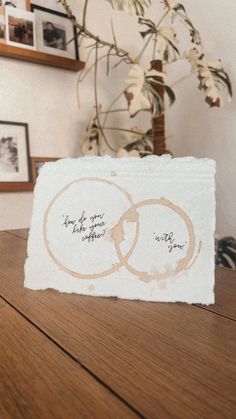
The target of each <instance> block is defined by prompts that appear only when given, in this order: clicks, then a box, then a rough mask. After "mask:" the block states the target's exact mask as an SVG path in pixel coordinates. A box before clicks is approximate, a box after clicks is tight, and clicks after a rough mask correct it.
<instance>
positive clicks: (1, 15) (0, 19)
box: [0, 6, 6, 44]
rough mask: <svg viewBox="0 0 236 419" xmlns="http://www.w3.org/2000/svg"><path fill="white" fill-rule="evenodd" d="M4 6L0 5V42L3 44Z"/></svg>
mask: <svg viewBox="0 0 236 419" xmlns="http://www.w3.org/2000/svg"><path fill="white" fill-rule="evenodd" d="M5 43H6V39H5V8H4V6H0V44H5Z"/></svg>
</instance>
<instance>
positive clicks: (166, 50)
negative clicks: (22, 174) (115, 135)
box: [59, 0, 232, 157]
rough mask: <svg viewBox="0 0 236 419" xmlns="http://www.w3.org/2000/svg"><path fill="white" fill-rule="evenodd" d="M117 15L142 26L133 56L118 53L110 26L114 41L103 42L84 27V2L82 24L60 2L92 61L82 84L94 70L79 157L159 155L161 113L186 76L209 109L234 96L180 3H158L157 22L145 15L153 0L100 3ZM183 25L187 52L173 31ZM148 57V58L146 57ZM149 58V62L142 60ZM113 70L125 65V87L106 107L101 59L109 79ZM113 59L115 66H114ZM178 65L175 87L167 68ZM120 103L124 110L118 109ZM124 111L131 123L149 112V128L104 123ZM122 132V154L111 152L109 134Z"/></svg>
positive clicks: (122, 51)
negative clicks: (181, 69) (181, 63)
mask: <svg viewBox="0 0 236 419" xmlns="http://www.w3.org/2000/svg"><path fill="white" fill-rule="evenodd" d="M104 1H106V2H108V3H109V4H110V6H111V7H112V8H113V9H114V10H115V11H124V12H127V13H129V14H131V15H135V16H136V17H137V19H138V23H139V26H140V31H139V32H140V40H141V41H142V46H141V48H140V50H139V51H137V53H136V54H135V55H133V54H131V53H130V51H128V50H125V49H123V48H121V47H120V46H119V44H118V42H117V38H116V34H115V31H114V28H113V25H112V34H113V42H108V41H106V40H104V39H102V38H101V37H100V36H99V35H98V34H96V33H93V32H92V31H91V30H90V28H88V27H87V23H86V22H87V13H88V5H89V0H85V1H84V5H83V13H82V19H81V21H79V20H77V19H76V17H75V16H74V15H73V13H72V10H71V8H70V6H69V5H68V3H67V0H59V2H60V3H61V4H62V5H63V7H64V8H65V10H66V13H67V15H68V17H69V18H70V19H71V20H72V22H73V24H74V26H75V27H76V28H77V31H78V38H79V41H80V44H81V43H82V42H83V41H84V40H87V39H89V40H90V41H92V43H90V46H89V48H88V49H89V53H88V57H87V59H86V63H87V64H88V61H89V59H91V57H92V56H93V60H92V64H91V65H87V66H85V70H84V73H81V75H80V78H79V82H82V81H83V80H84V78H85V77H86V76H87V75H88V73H89V72H90V71H92V70H93V71H94V98H95V103H94V112H93V116H92V118H91V120H90V123H89V125H88V129H87V137H86V139H85V142H84V144H83V146H82V151H83V154H90V155H102V154H107V153H108V152H111V153H113V155H114V154H115V155H117V156H125V155H131V156H141V157H142V156H145V155H147V154H152V153H154V154H159V155H160V154H163V153H165V152H166V148H165V119H164V117H165V109H166V106H168V105H170V106H172V105H173V104H174V103H175V85H176V84H177V83H179V82H181V81H182V80H184V79H185V78H186V77H188V76H189V75H192V74H194V75H195V76H196V77H197V79H198V88H199V90H200V91H201V92H202V93H203V94H204V98H205V102H206V103H207V104H208V105H209V106H210V107H222V106H223V105H224V104H225V103H226V102H227V101H228V100H229V99H230V97H231V96H232V88H231V83H230V79H229V76H228V75H227V73H226V71H225V70H224V68H223V65H222V63H221V61H220V60H217V61H214V62H212V61H209V60H208V58H207V57H206V55H205V54H204V49H203V44H202V39H201V35H200V33H199V31H198V30H197V29H196V27H195V25H194V24H193V22H192V20H191V19H190V18H189V16H188V14H187V11H186V9H185V7H184V5H183V4H181V3H175V2H173V1H172V0H163V1H162V0H159V3H160V8H162V10H163V13H162V16H161V18H160V19H159V20H158V22H155V21H154V20H151V19H150V18H147V17H146V11H147V9H148V7H149V6H150V5H151V0H104ZM180 25H182V26H183V27H184V29H185V31H186V36H187V37H188V39H189V47H188V48H187V49H186V47H185V48H183V47H182V46H181V42H180V41H179V37H178V30H177V28H179V27H180ZM147 52H148V54H147ZM144 54H145V57H147V55H148V56H149V60H148V61H147V60H144V59H143V57H144ZM111 58H112V60H113V67H112V68H114V67H115V68H117V67H118V66H120V65H125V66H127V78H126V80H125V88H124V86H123V85H122V86H121V89H120V91H119V94H118V95H117V96H116V97H115V98H114V99H113V100H112V103H111V104H110V106H108V107H107V108H104V106H103V105H102V103H100V101H99V99H98V87H99V86H98V85H99V83H98V78H97V73H98V66H99V65H100V63H101V62H102V61H103V60H106V62H107V74H109V73H110V72H111V71H112V68H111V65H110V61H111ZM114 59H115V60H116V62H115V63H114ZM178 60H185V61H187V62H188V63H189V73H188V74H184V75H183V77H181V79H180V80H178V81H177V82H176V83H175V84H174V85H171V84H170V83H169V81H168V68H169V66H171V65H173V64H174V63H175V62H176V61H178ZM121 98H123V106H122V107H118V108H117V107H116V105H117V102H118V101H119V100H120V99H121ZM126 111H127V112H128V113H129V116H130V118H131V120H134V119H135V118H136V116H137V115H138V114H140V113H141V112H148V113H149V114H150V116H151V118H150V129H148V130H147V131H146V132H144V131H143V130H142V129H139V128H132V127H128V128H127V127H126V126H123V125H122V121H123V118H122V117H121V118H120V123H119V124H118V125H119V127H116V126H109V125H108V124H107V121H108V119H109V116H110V114H112V113H117V114H121V115H123V114H124V112H126ZM115 131H122V132H127V133H129V134H130V135H132V137H133V138H134V139H133V140H132V141H130V140H129V141H127V144H126V145H125V146H124V147H123V148H122V149H114V147H112V146H111V144H110V141H109V136H108V133H111V132H115Z"/></svg>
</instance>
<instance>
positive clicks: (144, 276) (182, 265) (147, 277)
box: [114, 198, 195, 282]
mask: <svg viewBox="0 0 236 419" xmlns="http://www.w3.org/2000/svg"><path fill="white" fill-rule="evenodd" d="M148 205H162V206H165V207H167V208H169V209H171V210H172V211H174V212H175V213H176V214H177V215H179V217H180V218H181V219H183V221H184V222H185V225H186V227H187V230H188V233H189V246H188V251H187V254H186V256H185V257H184V258H183V259H180V260H179V262H178V263H177V267H176V268H175V269H167V270H166V271H165V272H163V273H155V274H152V275H151V274H148V273H147V272H140V271H137V270H136V269H135V268H134V267H132V266H131V265H130V264H129V263H128V259H129V258H130V256H131V254H130V256H129V257H128V258H127V257H124V256H123V255H122V253H121V250H120V245H119V244H120V243H119V241H118V240H115V239H114V243H115V248H116V252H117V255H118V257H119V259H120V260H121V261H122V265H123V266H125V267H126V269H128V271H129V272H131V273H132V274H134V275H136V276H138V277H139V279H140V280H142V281H146V282H148V281H151V280H154V279H156V280H160V279H167V278H169V277H171V276H175V275H177V274H178V273H180V272H182V271H183V270H185V269H187V268H188V265H189V262H190V261H191V260H192V258H193V255H194V250H195V234H194V228H193V224H192V221H191V220H190V218H189V216H188V215H187V214H186V213H185V212H184V211H183V210H182V209H181V208H180V207H178V206H177V205H175V204H173V203H172V202H171V201H169V200H167V199H165V198H160V199H148V200H146V201H141V202H138V203H137V204H134V205H133V206H132V208H130V209H128V210H127V211H126V212H125V213H124V214H122V215H121V217H120V220H119V222H118V224H117V226H118V227H120V228H122V226H123V223H124V221H125V220H126V219H127V214H128V213H129V211H131V210H132V211H136V210H137V209H138V208H141V207H144V206H148ZM136 237H137V236H136ZM137 241H138V237H137V239H136V242H135V246H136V244H137Z"/></svg>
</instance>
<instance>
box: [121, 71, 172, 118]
mask: <svg viewBox="0 0 236 419" xmlns="http://www.w3.org/2000/svg"><path fill="white" fill-rule="evenodd" d="M164 78H165V74H164V73H161V72H159V71H157V70H149V71H146V72H145V71H144V70H143V69H142V68H141V67H140V66H139V65H138V64H134V65H133V66H132V67H131V70H130V72H129V79H128V80H126V83H127V84H128V87H127V88H126V90H125V92H124V94H125V97H126V99H127V101H128V108H129V113H130V116H131V117H133V116H135V115H136V114H137V113H138V112H139V111H141V110H142V111H143V110H146V111H150V112H152V115H153V117H156V116H159V115H161V113H162V112H163V111H164V103H163V99H162V98H161V97H160V95H159V94H158V93H157V92H156V90H155V89H154V85H155V83H159V84H160V83H161V84H162V85H163V87H164V90H165V91H166V93H167V94H168V96H169V98H170V100H171V98H172V100H171V101H172V102H173V101H174V93H173V92H172V90H171V89H170V88H169V87H168V88H167V86H166V85H165V84H164V81H163V82H161V81H158V80H164Z"/></svg>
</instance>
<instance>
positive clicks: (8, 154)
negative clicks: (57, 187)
mask: <svg viewBox="0 0 236 419" xmlns="http://www.w3.org/2000/svg"><path fill="white" fill-rule="evenodd" d="M31 189H32V172H31V161H30V151H29V130H28V124H26V123H22V122H9V121H0V191H14V190H15V191H20V190H22V191H23V190H31Z"/></svg>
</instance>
